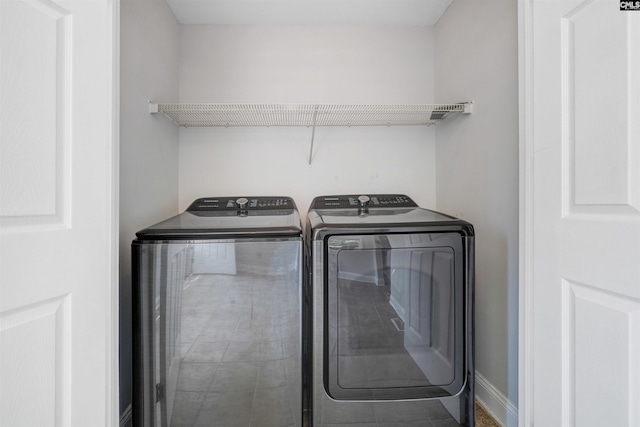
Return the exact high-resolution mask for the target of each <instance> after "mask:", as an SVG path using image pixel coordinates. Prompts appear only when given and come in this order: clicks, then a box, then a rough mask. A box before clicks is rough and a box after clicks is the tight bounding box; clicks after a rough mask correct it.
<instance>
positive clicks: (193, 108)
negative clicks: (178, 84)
mask: <svg viewBox="0 0 640 427" xmlns="http://www.w3.org/2000/svg"><path fill="white" fill-rule="evenodd" d="M472 110H473V104H472V103H471V102H461V103H454V104H392V105H379V104H376V105H373V104H210V103H199V104H196V103H156V102H150V103H149V112H150V113H152V114H155V113H162V114H163V115H165V116H166V117H168V118H169V119H171V120H172V121H173V122H174V123H175V124H177V125H178V126H184V127H235V126H306V127H312V128H313V130H312V133H311V147H310V152H309V164H311V156H312V153H313V140H314V136H315V128H316V126H431V125H434V124H436V123H438V122H440V121H442V120H444V119H445V118H447V117H449V116H451V115H452V114H457V113H463V114H470V113H471V112H472Z"/></svg>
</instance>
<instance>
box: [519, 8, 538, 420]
mask: <svg viewBox="0 0 640 427" xmlns="http://www.w3.org/2000/svg"><path fill="white" fill-rule="evenodd" d="M518 74H519V75H518V79H519V85H518V86H519V87H518V98H519V104H520V105H519V108H520V113H519V122H520V131H519V132H520V135H519V138H520V141H519V147H520V154H519V175H520V176H519V180H520V185H519V193H520V196H519V204H520V208H519V235H520V239H519V240H520V245H519V246H520V248H519V249H520V255H519V288H518V295H519V304H518V319H519V320H518V365H519V366H518V420H519V422H518V425H519V426H520V427H524V426H532V425H533V419H532V410H533V387H534V384H533V382H532V378H533V372H532V368H533V361H532V355H533V331H532V325H533V307H532V302H533V298H532V294H533V277H532V271H533V269H532V265H533V203H534V200H533V159H534V153H533V102H534V100H533V78H532V76H533V0H518Z"/></svg>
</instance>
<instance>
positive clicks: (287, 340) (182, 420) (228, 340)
mask: <svg viewBox="0 0 640 427" xmlns="http://www.w3.org/2000/svg"><path fill="white" fill-rule="evenodd" d="M292 277H293V276H292ZM298 286H299V283H298V282H297V281H296V280H295V278H294V279H293V280H292V278H290V277H289V276H284V275H283V276H272V277H265V276H255V275H250V274H243V275H236V276H231V275H228V276H225V275H206V274H202V275H195V276H192V278H191V279H190V281H189V282H187V284H186V286H184V290H183V292H182V294H181V296H180V298H181V304H180V306H181V310H182V315H181V316H180V318H181V327H180V330H181V338H180V353H181V354H180V355H181V356H182V357H181V361H180V362H179V363H178V365H177V366H179V368H177V369H178V372H177V375H176V379H175V381H174V383H175V388H173V390H167V397H168V398H167V408H166V410H167V413H168V414H170V418H171V423H170V425H172V426H211V425H212V420H215V423H216V425H221V426H228V427H234V426H237V427H249V426H260V427H263V426H264V427H269V426H283V427H284V426H297V425H299V424H300V417H299V416H298V415H297V414H299V413H300V408H299V407H298V406H297V404H298V401H299V400H300V399H299V398H298V396H300V382H301V380H300V376H299V372H300V369H301V367H300V362H299V360H300V351H299V348H298V345H297V343H298V341H299V334H300V330H299V326H296V325H299V320H297V319H298V317H299V301H298V290H297V288H298ZM267 307H268V309H267ZM166 376H167V377H169V376H170V375H166Z"/></svg>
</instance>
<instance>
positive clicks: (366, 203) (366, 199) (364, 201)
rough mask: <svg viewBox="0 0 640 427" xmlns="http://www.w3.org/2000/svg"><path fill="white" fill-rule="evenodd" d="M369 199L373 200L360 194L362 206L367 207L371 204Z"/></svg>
mask: <svg viewBox="0 0 640 427" xmlns="http://www.w3.org/2000/svg"><path fill="white" fill-rule="evenodd" d="M369 201H371V198H370V197H369V196H359V197H358V202H359V203H360V207H365V206H367V205H368V204H369Z"/></svg>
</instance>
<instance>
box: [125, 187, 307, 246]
mask: <svg viewBox="0 0 640 427" xmlns="http://www.w3.org/2000/svg"><path fill="white" fill-rule="evenodd" d="M301 234H302V225H301V222H300V214H299V213H298V209H297V207H296V204H295V202H294V201H293V199H291V198H290V197H203V198H200V199H197V200H195V201H194V202H193V203H191V205H190V206H189V207H188V208H187V210H186V211H185V212H183V213H181V214H178V215H176V216H174V217H172V218H169V219H167V220H165V221H162V222H159V223H157V224H155V225H152V226H150V227H148V228H145V229H144V230H141V231H138V232H137V233H136V236H137V237H138V239H140V240H166V239H208V238H212V239H221V238H237V237H242V238H247V237H291V236H300V235H301Z"/></svg>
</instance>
